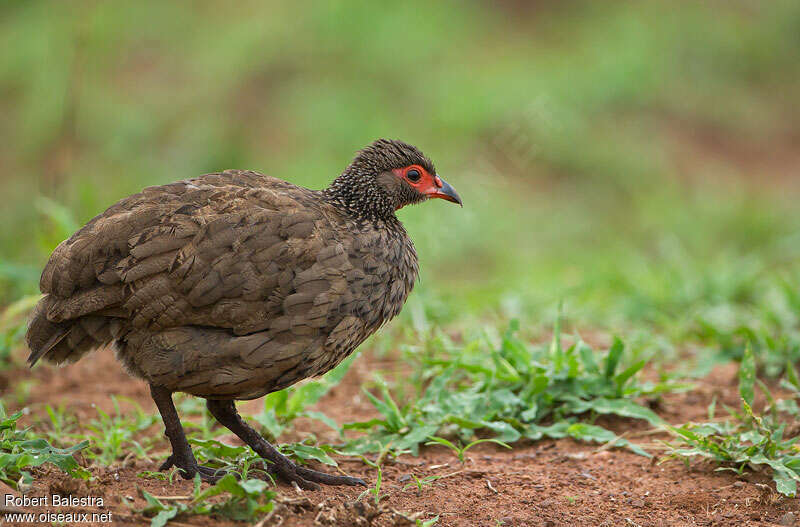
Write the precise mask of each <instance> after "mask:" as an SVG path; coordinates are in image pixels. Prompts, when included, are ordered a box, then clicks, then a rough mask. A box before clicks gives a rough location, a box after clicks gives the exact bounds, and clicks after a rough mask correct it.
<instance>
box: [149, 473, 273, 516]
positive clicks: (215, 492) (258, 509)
mask: <svg viewBox="0 0 800 527" xmlns="http://www.w3.org/2000/svg"><path fill="white" fill-rule="evenodd" d="M268 485H269V483H267V482H266V481H263V480H260V479H242V480H238V479H236V477H235V476H234V475H233V474H227V475H225V476H224V477H223V478H222V479H220V480H219V482H217V483H216V484H215V485H212V486H210V487H208V488H207V489H206V490H202V491H201V490H200V477H199V476H196V477H195V484H194V491H193V495H192V497H191V500H190V501H189V502H188V503H183V502H182V501H177V502H170V503H164V501H162V500H159V499H158V498H156V497H155V496H153V495H152V494H150V493H149V492H147V491H144V490H141V489H140V494H141V496H142V497H143V498H144V500H145V501H146V502H147V505H146V506H145V507H144V508H143V509H138V510H136V512H138V513H141V514H144V515H145V516H148V517H152V519H151V520H150V527H163V526H164V525H166V524H167V523H168V522H169V521H170V520H173V519H175V518H177V517H179V516H190V515H204V516H208V515H219V516H223V517H225V518H229V519H231V520H235V521H249V522H252V521H254V520H256V519H257V518H258V517H259V516H261V515H263V514H266V513H268V512H270V511H271V510H272V509H273V507H274V503H273V502H272V499H273V498H274V497H275V493H274V492H272V491H270V490H268V489H267V487H268ZM222 495H224V496H226V497H225V499H224V500H223V501H210V500H209V499H210V498H215V497H217V496H222Z"/></svg>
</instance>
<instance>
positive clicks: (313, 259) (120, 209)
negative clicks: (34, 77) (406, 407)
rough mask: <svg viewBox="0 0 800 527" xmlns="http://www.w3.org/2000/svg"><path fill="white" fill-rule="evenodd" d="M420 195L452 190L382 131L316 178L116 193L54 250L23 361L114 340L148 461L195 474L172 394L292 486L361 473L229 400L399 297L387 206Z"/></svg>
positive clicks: (195, 182) (238, 180)
mask: <svg viewBox="0 0 800 527" xmlns="http://www.w3.org/2000/svg"><path fill="white" fill-rule="evenodd" d="M428 198H442V199H445V200H448V201H451V202H454V203H458V204H461V199H460V198H459V196H458V194H457V193H456V191H455V190H454V189H453V187H451V186H450V185H448V184H447V183H446V182H445V181H444V180H443V179H442V178H441V177H439V176H438V175H437V174H436V171H435V169H434V167H433V163H432V162H431V161H430V159H428V158H427V157H425V156H424V155H423V154H422V152H420V151H419V150H418V149H417V148H415V147H414V146H411V145H409V144H407V143H404V142H401V141H395V140H386V139H379V140H377V141H375V142H374V143H372V144H371V145H369V146H367V147H366V148H364V149H363V150H361V151H360V152H358V154H357V155H356V157H355V159H353V161H352V163H350V165H349V166H348V167H347V168H346V169H345V170H344V172H343V173H342V174H341V175H340V176H339V177H337V178H336V179H335V180H334V181H333V182H332V183H331V184H330V186H329V187H328V188H326V189H324V190H309V189H306V188H302V187H298V186H296V185H293V184H291V183H287V182H286V181H282V180H280V179H276V178H273V177H269V176H265V175H262V174H259V173H257V172H251V171H243V170H226V171H224V172H220V173H216V174H207V175H204V176H200V177H198V178H195V179H188V180H185V181H180V182H177V183H172V184H168V185H163V186H157V187H150V188H146V189H144V190H143V191H142V192H141V193H139V194H135V195H133V196H130V197H127V198H125V199H123V200H121V201H119V202H118V203H116V204H115V205H113V206H111V207H110V208H109V209H108V210H106V211H105V212H103V213H102V214H100V215H99V216H96V217H95V218H94V219H92V220H91V221H90V222H89V223H87V224H86V225H85V226H84V227H83V228H81V229H80V230H79V231H77V232H76V233H75V234H73V235H72V237H70V238H69V239H68V240H66V241H64V242H62V243H61V244H60V245H59V246H58V247H57V248H56V249H55V251H53V254H52V255H51V256H50V260H49V261H48V262H47V266H46V267H45V269H44V271H43V273H42V278H41V283H40V288H41V291H42V293H44V294H45V296H44V297H43V298H42V299H41V300H40V301H39V303H38V304H37V305H36V308H35V310H34V312H33V315H32V319H31V321H30V325H29V328H28V333H27V342H28V345H29V347H30V350H31V354H30V356H29V357H28V361H29V363H30V364H31V365H33V364H34V363H36V361H37V360H39V359H40V358H44V359H45V360H46V361H47V362H51V363H55V364H62V363H71V362H74V361H77V360H79V359H80V358H82V357H83V356H84V355H86V354H87V353H88V352H89V351H91V350H93V349H95V348H100V347H103V346H106V345H108V344H113V347H114V349H115V350H116V356H117V358H118V360H120V361H121V362H122V364H123V365H124V366H125V368H126V370H127V371H128V372H129V373H130V374H131V375H133V376H135V377H138V378H140V379H143V380H145V381H146V382H147V383H149V385H150V393H151V394H152V397H153V400H154V401H155V403H156V406H157V407H158V410H159V412H160V413H161V417H162V419H163V421H164V426H165V429H166V436H167V437H168V438H169V441H170V443H171V445H172V455H170V456H169V458H168V459H167V460H166V461H165V462H164V464H163V465H162V466H161V470H166V469H168V468H170V467H172V466H175V467H177V468H178V469H180V472H181V475H182V476H184V477H186V478H192V477H194V475H195V474H197V473H199V474H200V476H201V477H202V478H203V479H204V480H207V481H214V480H216V479H217V478H218V477H219V476H218V474H217V473H216V472H215V471H214V470H213V469H210V468H208V467H203V466H199V465H198V463H197V461H196V459H195V457H194V454H193V453H192V449H191V447H190V446H189V443H188V442H187V440H186V436H185V435H184V432H183V427H182V426H181V422H180V420H179V418H178V414H177V412H176V410H175V406H174V404H173V402H172V394H173V393H174V392H185V393H188V394H191V395H195V396H197V397H202V398H205V399H206V400H207V405H208V409H209V411H210V412H211V414H212V415H213V416H214V417H215V418H216V419H217V420H218V421H219V422H220V423H221V424H222V425H224V426H225V427H227V428H228V429H230V430H231V431H232V432H233V433H235V434H236V435H237V436H239V437H240V438H241V439H242V441H244V442H245V443H246V444H247V445H249V446H250V447H251V448H252V449H253V450H254V451H255V452H256V453H257V454H258V455H259V456H261V457H262V458H264V459H266V460H267V461H268V462H269V468H270V470H271V471H272V472H273V473H274V475H276V476H277V477H278V478H280V479H283V480H285V481H287V482H296V483H297V484H299V485H300V486H301V487H303V488H316V487H318V485H317V483H324V484H332V485H358V484H361V485H363V484H364V482H363V481H362V480H360V479H358V478H352V477H347V476H333V475H329V474H325V473H323V472H317V471H314V470H310V469H308V468H307V467H302V466H298V465H297V464H295V463H293V462H292V461H291V460H289V459H288V458H286V457H285V456H284V455H282V454H281V453H280V452H278V450H277V449H276V448H274V447H273V446H272V445H271V444H269V443H268V442H267V441H266V440H265V439H264V438H262V437H261V436H260V435H259V434H258V432H256V431H255V430H254V429H253V428H251V427H250V426H249V425H248V424H247V423H246V422H245V421H244V420H243V419H242V418H241V417H240V416H239V414H238V413H237V411H236V406H235V405H234V401H235V400H243V399H254V398H257V397H262V396H263V395H265V394H268V393H271V392H274V391H277V390H281V389H283V388H286V387H288V386H291V385H292V384H294V383H296V382H298V381H300V380H302V379H305V378H307V377H313V376H316V375H321V374H323V373H325V372H327V371H328V370H330V369H331V368H333V367H334V366H336V365H337V364H339V363H340V362H341V361H342V359H344V358H345V357H347V355H348V354H350V353H352V352H353V350H355V349H356V347H357V346H358V345H359V344H361V343H362V342H363V341H364V339H366V338H367V337H368V336H369V335H370V334H372V333H374V332H375V331H376V330H377V329H378V328H379V327H380V326H381V324H383V323H384V322H386V321H388V320H390V319H391V318H393V317H394V316H395V315H397V314H398V313H399V312H400V309H401V308H402V307H403V303H404V302H405V301H406V298H407V297H408V294H409V293H410V292H411V288H412V287H413V285H414V282H415V280H416V278H417V255H416V252H415V250H414V245H413V244H412V242H411V239H410V238H409V236H408V234H407V233H406V231H405V229H404V228H403V225H402V224H401V223H400V221H399V220H398V219H397V217H396V216H395V211H397V210H398V209H400V208H402V207H404V206H406V205H410V204H413V203H419V202H421V201H425V200H426V199H428Z"/></svg>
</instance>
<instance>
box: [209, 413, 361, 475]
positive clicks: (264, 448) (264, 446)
mask: <svg viewBox="0 0 800 527" xmlns="http://www.w3.org/2000/svg"><path fill="white" fill-rule="evenodd" d="M206 404H207V405H208V410H209V411H210V412H211V415H213V416H214V417H215V418H216V419H217V421H219V422H220V424H222V425H223V426H224V427H225V428H227V429H228V430H230V431H231V432H233V433H234V434H236V435H237V436H239V439H241V440H242V441H244V442H245V444H247V445H248V446H249V447H250V448H252V449H253V450H254V451H255V453H256V454H258V455H259V456H261V457H262V458H264V459H265V460H267V461H268V462H269V463H270V465H269V466H268V469H269V470H270V472H271V473H273V474H275V475H276V476H277V477H279V478H281V479H283V480H284V481H286V482H287V483H291V482H296V483H297V484H298V485H299V486H300V487H301V488H304V489H318V488H319V485H317V483H322V484H324V485H363V486H365V487H366V486H367V484H366V483H365V482H364V480H363V479H361V478H353V477H350V476H333V475H331V474H326V473H325V472H318V471H316V470H311V469H308V468H305V467H301V466H298V465H297V464H295V463H293V462H292V461H291V460H290V459H289V458H287V457H286V456H284V455H283V454H281V453H280V452H278V449H276V448H275V447H274V446H272V445H271V444H269V442H267V440H266V439H264V438H263V437H261V435H260V434H259V433H258V432H256V431H255V430H254V429H253V428H252V427H251V426H250V425H248V424H247V423H245V422H244V420H243V419H242V417H241V416H240V415H239V413H238V412H237V411H236V406H235V404H234V402H233V401H232V400H214V399H208V401H207V402H206Z"/></svg>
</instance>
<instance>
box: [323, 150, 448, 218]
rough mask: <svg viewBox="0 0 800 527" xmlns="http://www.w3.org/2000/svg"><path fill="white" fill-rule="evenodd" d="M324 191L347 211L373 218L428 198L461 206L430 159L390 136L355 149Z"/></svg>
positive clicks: (385, 216)
mask: <svg viewBox="0 0 800 527" xmlns="http://www.w3.org/2000/svg"><path fill="white" fill-rule="evenodd" d="M326 192H327V193H328V194H329V195H331V196H332V197H334V198H335V200H336V202H338V203H339V204H341V205H342V206H344V207H345V208H346V209H347V210H348V212H350V213H353V214H357V215H360V216H364V217H370V218H376V219H380V218H388V217H390V216H393V215H394V212H395V211H396V210H398V209H401V208H403V207H405V206H406V205H411V204H414V203H420V202H422V201H425V200H427V199H429V198H440V199H444V200H447V201H451V202H453V203H458V204H459V205H461V198H460V197H459V195H458V193H457V192H456V191H455V189H454V188H453V187H451V186H450V185H449V184H448V183H447V182H446V181H445V180H444V179H442V178H441V177H440V176H439V175H438V174H437V173H436V169H435V168H434V166H433V162H432V161H431V160H430V159H428V158H427V157H425V155H424V154H423V153H422V152H420V151H419V149H418V148H416V147H415V146H412V145H410V144H408V143H404V142H403V141H397V140H391V139H378V140H377V141H375V142H373V143H372V144H370V145H369V146H367V147H365V148H364V149H362V150H361V151H359V152H358V154H356V157H355V159H353V162H352V163H350V165H349V166H348V167H347V168H346V169H345V171H344V172H343V173H342V175H341V176H339V177H338V178H336V179H335V180H334V181H333V183H331V185H330V187H328V189H327V190H326Z"/></svg>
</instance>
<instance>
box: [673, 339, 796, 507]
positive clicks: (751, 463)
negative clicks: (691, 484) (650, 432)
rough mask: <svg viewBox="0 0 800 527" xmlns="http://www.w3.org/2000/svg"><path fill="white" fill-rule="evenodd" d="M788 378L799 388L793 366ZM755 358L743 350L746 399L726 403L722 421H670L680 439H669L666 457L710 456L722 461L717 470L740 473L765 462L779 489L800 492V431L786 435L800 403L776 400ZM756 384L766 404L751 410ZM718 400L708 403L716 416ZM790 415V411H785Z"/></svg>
mask: <svg viewBox="0 0 800 527" xmlns="http://www.w3.org/2000/svg"><path fill="white" fill-rule="evenodd" d="M788 371H789V372H790V373H789V374H788V376H787V379H786V383H787V385H788V386H790V387H792V388H794V390H796V391H797V390H800V383H799V382H798V380H797V374H796V373H795V371H794V369H793V367H791V365H790V366H789V369H788ZM755 372H756V363H755V358H754V356H753V353H752V351H751V350H750V348H747V349H746V350H745V354H744V357H743V359H742V362H741V365H740V369H739V393H740V395H741V399H742V408H741V410H740V411H737V410H734V409H728V411H729V413H730V419H728V420H726V421H723V422H713V421H710V422H707V423H699V424H695V423H688V424H685V425H683V426H680V427H671V426H670V427H668V428H669V430H670V431H671V432H672V433H673V435H674V436H675V439H676V441H677V442H676V443H669V444H668V446H669V447H670V451H669V452H668V454H667V458H680V459H684V460H687V461H688V459H690V458H692V457H701V458H705V459H709V460H711V461H713V462H715V463H717V464H719V465H721V466H720V468H718V470H730V471H733V472H736V473H737V474H742V473H743V472H744V471H745V470H747V469H748V468H750V469H758V468H759V467H767V469H768V470H769V471H770V472H771V473H772V479H773V480H774V481H775V486H776V489H777V491H778V492H779V493H781V494H783V495H785V496H791V497H794V496H795V495H796V494H797V483H798V482H800V449H798V446H797V443H798V441H800V436H795V437H789V438H785V437H784V435H785V433H786V431H787V429H789V425H790V424H793V423H796V422H797V419H798V417H800V412H798V409H797V404H796V403H795V401H791V402H792V403H794V404H780V403H781V402H780V401H775V400H774V399H773V397H772V395H771V394H770V392H769V390H768V389H767V388H766V386H764V385H763V384H760V383H757V382H756V376H755ZM756 384H758V385H759V387H760V388H761V389H762V391H763V392H764V394H765V396H766V397H767V400H768V406H767V408H766V409H765V410H764V412H763V413H762V414H761V415H757V414H755V413H754V412H753V409H752V405H753V401H754V398H755V391H754V387H755V386H756ZM713 412H714V405H712V406H711V407H710V409H709V418H713ZM782 415H783V416H786V417H782Z"/></svg>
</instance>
